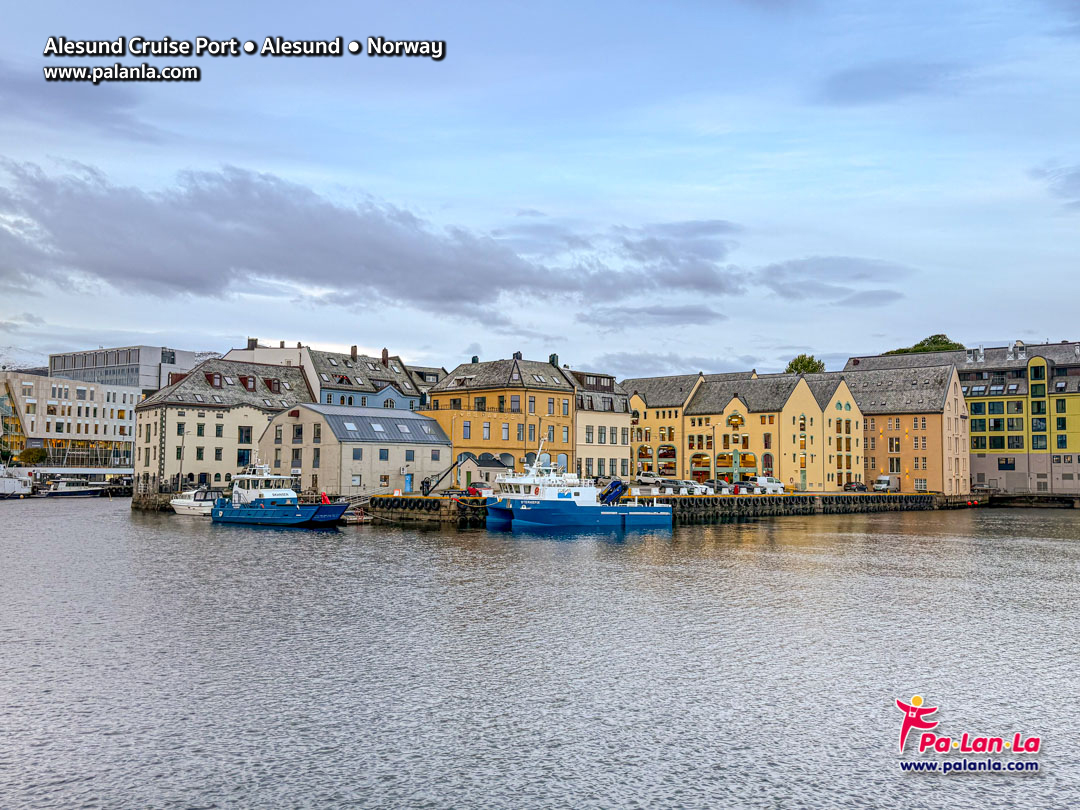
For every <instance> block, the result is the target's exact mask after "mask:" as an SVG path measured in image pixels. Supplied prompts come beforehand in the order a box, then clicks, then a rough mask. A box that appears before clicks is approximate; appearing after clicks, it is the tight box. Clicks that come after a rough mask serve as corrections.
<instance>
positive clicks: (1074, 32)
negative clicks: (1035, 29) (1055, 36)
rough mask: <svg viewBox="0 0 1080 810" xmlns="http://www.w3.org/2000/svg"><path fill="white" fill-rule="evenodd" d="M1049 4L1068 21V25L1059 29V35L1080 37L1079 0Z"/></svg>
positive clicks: (1052, 1)
mask: <svg viewBox="0 0 1080 810" xmlns="http://www.w3.org/2000/svg"><path fill="white" fill-rule="evenodd" d="M1049 4H1050V7H1051V8H1054V9H1056V10H1058V11H1059V12H1060V13H1061V14H1062V15H1064V16H1065V18H1066V19H1067V20H1068V24H1067V25H1066V26H1065V27H1064V28H1060V29H1058V31H1057V33H1059V34H1062V35H1064V36H1069V37H1080V3H1078V2H1077V0H1049Z"/></svg>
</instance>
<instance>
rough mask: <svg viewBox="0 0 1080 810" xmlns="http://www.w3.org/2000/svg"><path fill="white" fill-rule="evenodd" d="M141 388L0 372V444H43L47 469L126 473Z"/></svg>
mask: <svg viewBox="0 0 1080 810" xmlns="http://www.w3.org/2000/svg"><path fill="white" fill-rule="evenodd" d="M141 396H142V392H141V391H140V389H138V388H135V387H129V386H117V385H104V384H101V383H91V382H83V381H79V380H71V379H66V378H57V377H42V376H40V375H37V374H28V373H25V372H19V371H3V372H0V449H3V450H4V451H6V453H5V455H6V454H11V455H12V456H18V454H19V453H20V452H22V451H23V450H24V449H26V448H31V447H34V448H42V449H44V450H45V451H46V453H47V454H48V457H47V459H46V460H45V461H44V462H43V463H41V464H39V465H35V467H37V468H38V469H40V470H42V471H47V472H61V471H64V470H67V469H72V470H73V471H75V470H81V471H83V472H84V473H85V472H88V471H93V472H92V473H91V474H104V473H110V474H116V473H130V472H131V471H132V469H131V468H132V457H133V452H132V447H133V442H134V433H135V406H136V404H137V402H138V400H139V399H140V398H141Z"/></svg>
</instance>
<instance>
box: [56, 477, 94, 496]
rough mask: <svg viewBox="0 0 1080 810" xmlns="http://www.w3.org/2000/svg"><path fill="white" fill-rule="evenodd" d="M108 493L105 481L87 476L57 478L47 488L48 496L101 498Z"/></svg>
mask: <svg viewBox="0 0 1080 810" xmlns="http://www.w3.org/2000/svg"><path fill="white" fill-rule="evenodd" d="M106 494H107V491H106V489H105V484H104V483H100V482H94V481H87V480H86V479H85V478H57V479H56V480H54V481H52V482H51V483H50V484H49V488H48V489H47V490H45V497H46V498H100V497H102V496H103V495H106Z"/></svg>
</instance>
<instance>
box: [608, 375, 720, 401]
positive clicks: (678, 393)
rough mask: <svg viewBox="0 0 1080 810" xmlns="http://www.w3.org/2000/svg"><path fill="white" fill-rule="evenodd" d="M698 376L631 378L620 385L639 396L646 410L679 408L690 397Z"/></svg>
mask: <svg viewBox="0 0 1080 810" xmlns="http://www.w3.org/2000/svg"><path fill="white" fill-rule="evenodd" d="M701 376H702V375H701V373H700V372H699V373H697V374H676V375H674V376H671V377H631V378H630V379H628V380H623V381H622V382H621V383H619V384H620V385H621V386H622V387H623V390H625V391H626V393H628V394H629V395H630V396H633V395H634V394H637V395H639V396H640V397H641V398H642V399H643V400H645V407H646V408H679V407H682V405H683V403H684V402H686V398H687V397H688V396H690V391H691V390H693V388H694V384H695V383H696V382H697V381H698V379H699V378H700V377H701Z"/></svg>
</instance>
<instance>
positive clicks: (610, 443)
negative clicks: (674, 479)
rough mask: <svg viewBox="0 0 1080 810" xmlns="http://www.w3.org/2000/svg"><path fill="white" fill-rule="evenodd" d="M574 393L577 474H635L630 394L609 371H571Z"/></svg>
mask: <svg viewBox="0 0 1080 810" xmlns="http://www.w3.org/2000/svg"><path fill="white" fill-rule="evenodd" d="M570 375H571V377H572V378H573V380H574V382H575V384H576V385H577V393H576V395H575V406H576V408H575V411H574V413H575V417H574V419H575V428H574V436H575V446H574V456H575V457H576V467H577V474H578V475H580V476H584V477H585V478H592V477H593V476H601V477H603V476H611V477H618V478H624V479H626V478H629V477H630V476H631V475H632V474H633V469H634V468H633V466H632V465H631V454H630V422H631V413H630V397H629V396H627V393H626V391H625V390H624V389H623V388H622V386H620V385H619V384H618V383H617V382H615V378H614V377H612V376H611V375H610V374H601V373H598V372H594V371H573V370H571V371H570Z"/></svg>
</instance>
